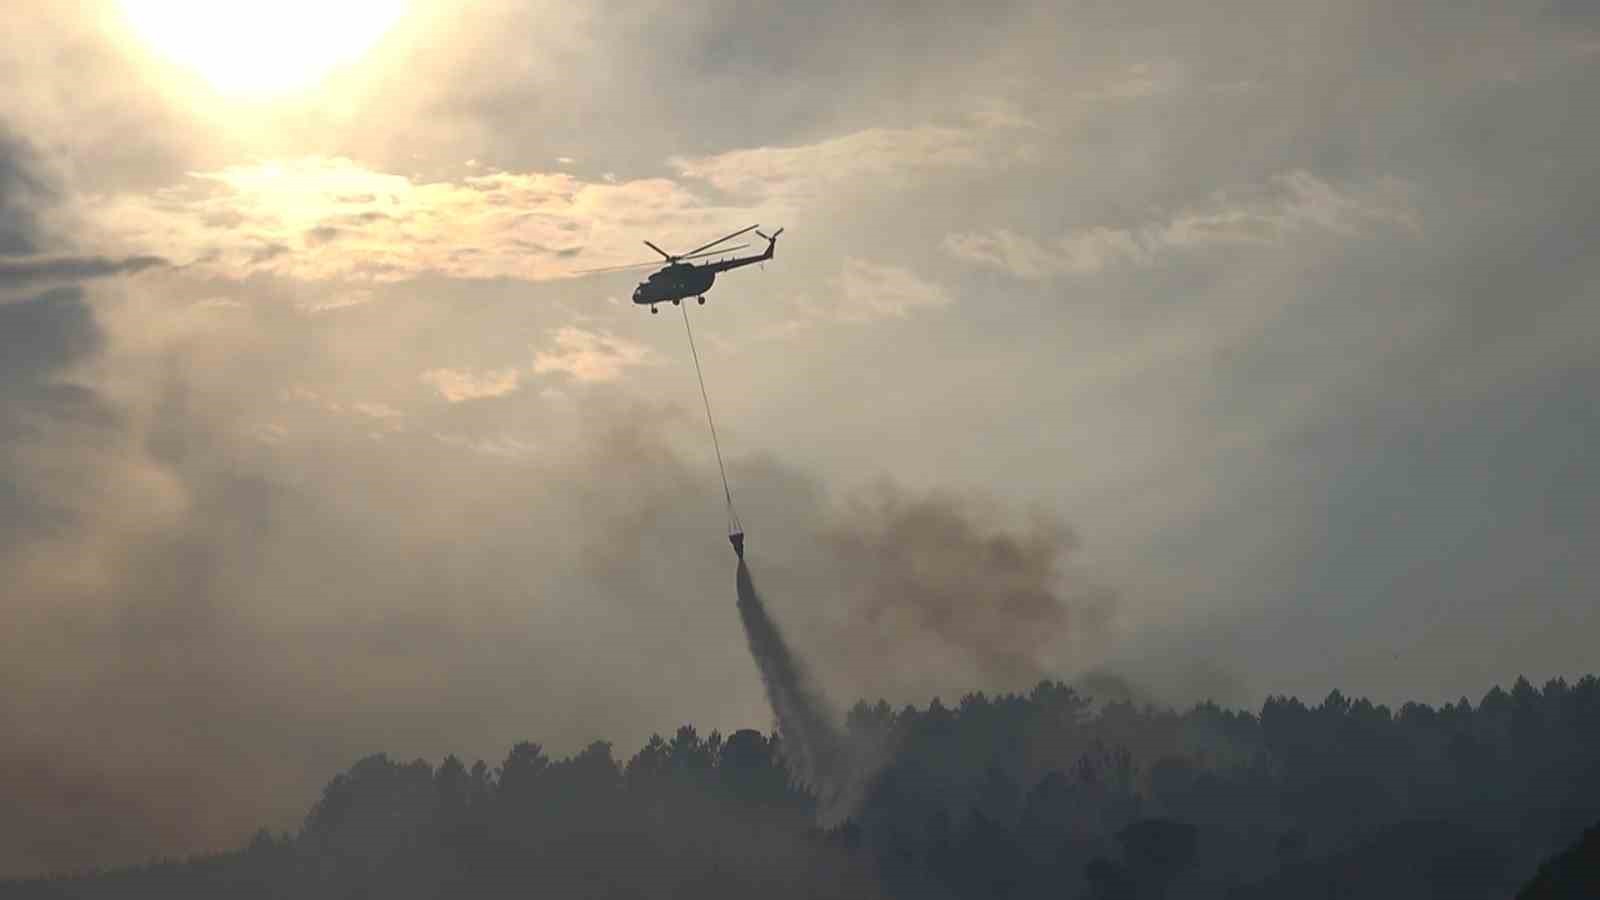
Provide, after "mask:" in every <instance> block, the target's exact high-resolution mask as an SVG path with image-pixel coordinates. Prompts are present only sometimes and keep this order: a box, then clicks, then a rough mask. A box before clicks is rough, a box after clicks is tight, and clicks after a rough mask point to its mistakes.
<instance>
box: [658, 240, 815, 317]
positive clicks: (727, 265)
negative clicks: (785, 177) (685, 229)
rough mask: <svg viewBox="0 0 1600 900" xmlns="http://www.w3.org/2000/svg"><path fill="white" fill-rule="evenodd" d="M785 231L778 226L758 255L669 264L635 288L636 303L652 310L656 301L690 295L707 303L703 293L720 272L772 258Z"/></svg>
mask: <svg viewBox="0 0 1600 900" xmlns="http://www.w3.org/2000/svg"><path fill="white" fill-rule="evenodd" d="M782 232H783V229H782V228H780V229H778V231H777V232H776V233H774V234H773V235H772V237H770V238H768V239H767V249H766V251H765V252H764V253H760V254H757V255H755V256H736V257H733V258H732V259H719V260H717V261H716V262H705V263H699V264H695V263H685V262H675V263H669V264H667V265H666V266H665V267H664V268H661V269H659V270H657V271H656V272H655V273H654V274H652V275H651V276H650V277H649V278H646V279H645V280H644V281H641V282H639V286H638V287H637V288H634V291H633V302H634V303H637V304H639V305H640V306H648V307H650V308H651V309H652V310H654V308H655V305H656V304H657V303H678V302H681V301H683V300H686V299H688V298H690V297H699V298H700V302H701V303H704V302H705V297H704V296H703V295H704V294H705V292H706V291H709V290H711V284H712V282H714V281H716V280H717V273H718V272H726V271H728V270H729V269H737V268H739V267H741V266H750V265H755V264H756V263H759V262H766V261H767V260H769V259H771V258H772V250H773V247H774V246H775V245H776V244H777V243H778V234H781V233H782Z"/></svg>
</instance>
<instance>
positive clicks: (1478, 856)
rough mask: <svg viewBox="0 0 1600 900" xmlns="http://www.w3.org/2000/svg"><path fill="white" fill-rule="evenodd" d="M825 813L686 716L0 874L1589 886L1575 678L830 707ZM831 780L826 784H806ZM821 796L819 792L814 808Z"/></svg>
mask: <svg viewBox="0 0 1600 900" xmlns="http://www.w3.org/2000/svg"><path fill="white" fill-rule="evenodd" d="M843 734H844V735H845V736H846V741H847V743H848V744H849V747H850V755H851V757H852V759H854V760H856V763H855V765H856V766H857V767H858V770H859V772H860V773H862V776H863V777H861V778H860V779H859V780H858V782H856V783H853V785H852V787H851V788H850V790H849V791H848V792H847V796H845V797H844V799H843V800H842V801H840V800H835V801H832V802H830V804H829V805H833V806H837V807H838V808H837V809H835V810H829V809H824V808H823V804H822V803H821V801H820V800H819V797H820V795H821V794H822V793H823V791H822V790H820V789H821V788H822V787H824V786H818V785H808V784H804V783H801V781H800V780H799V779H798V778H796V777H795V776H794V775H792V773H791V767H790V766H788V765H786V763H785V758H786V757H785V753H784V739H783V735H782V734H779V733H774V734H764V733H762V732H759V731H756V730H740V731H736V732H734V733H732V734H730V735H726V736H724V735H722V734H719V733H716V732H712V733H710V734H702V733H700V732H699V731H697V730H696V729H695V728H694V727H693V726H691V725H684V726H683V727H681V728H679V729H678V730H677V731H676V733H674V734H673V735H671V736H670V737H662V736H656V737H653V738H651V740H650V741H649V742H648V743H647V744H646V745H645V746H644V747H642V748H640V749H639V750H638V751H637V752H635V753H633V754H632V755H630V756H627V757H625V758H624V757H621V756H619V755H618V754H617V753H616V751H615V749H614V748H613V747H612V745H610V744H608V743H605V742H603V741H597V742H595V743H592V744H590V745H589V746H587V747H586V748H584V749H582V750H581V751H580V752H577V753H575V754H572V755H570V756H567V757H562V758H551V756H550V755H548V754H547V753H546V752H545V750H544V749H543V748H542V747H541V746H540V745H539V744H538V743H534V742H523V743H518V744H517V745H516V746H514V747H512V748H511V749H510V751H509V752H508V753H507V755H506V757H505V759H504V760H502V761H501V762H500V763H499V764H498V765H494V766H491V765H489V764H487V763H485V762H483V761H477V762H474V763H473V764H472V765H470V766H469V765H467V764H465V763H464V762H463V761H462V760H460V759H457V758H455V757H453V756H451V757H447V758H445V759H444V760H442V761H441V762H439V764H438V765H433V764H431V763H429V762H428V761H426V760H413V761H410V762H403V761H399V760H394V759H390V758H388V757H387V756H385V755H383V754H377V755H373V756H369V757H367V758H365V759H361V760H359V761H357V762H355V764H354V765H352V766H351V767H350V768H349V770H348V771H345V772H343V773H340V774H338V775H336V776H335V777H333V779H332V780H331V781H329V782H328V783H327V785H326V787H325V788H324V789H323V791H322V795H321V797H320V799H319V800H318V801H317V802H316V803H315V804H314V806H313V807H312V808H311V809H310V810H309V812H308V813H307V815H306V816H305V820H304V823H303V825H302V826H301V827H300V829H299V830H298V831H297V832H295V833H292V834H272V833H269V832H267V831H262V832H260V833H258V834H257V835H256V836H255V838H254V839H253V840H251V841H250V842H248V844H247V845H246V846H243V847H241V848H239V849H237V850H235V851H233V852H228V853H222V854H216V855H209V856H202V857H196V858H192V859H188V860H163V861H154V862H151V863H150V864H148V865H144V866H139V867H134V868H128V869H120V870H115V871H105V872H83V873H73V874H71V875H61V876H57V877H53V878H48V879H36V880H30V881H17V882H11V883H8V884H4V885H0V896H3V897H6V898H99V897H164V898H188V897H196V898H198V897H220V896H227V897H240V898H305V897H330V898H331V897H339V898H352V897H384V898H390V897H393V898H411V897H416V898H422V897H430V898H431V897H484V898H494V897H512V896H516V897H527V896H550V897H640V898H643V897H695V898H701V900H704V898H716V897H751V896H761V897H765V898H784V897H801V896H804V897H814V896H827V897H883V898H902V897H904V898H912V897H916V898H963V900H965V898H1016V900H1024V898H1027V900H1033V898H1086V900H1088V898H1095V900H1107V898H1139V900H1145V898H1219V900H1220V898H1232V900H1256V898H1280V897H1283V898H1290V897H1294V898H1299V897H1307V898H1309V897H1318V898H1320V897H1360V898H1391V897H1393V898H1400V897H1405V898H1418V897H1450V898H1458V900H1472V898H1480V897H1481V898H1507V897H1517V898H1519V900H1546V898H1558V897H1559V898H1568V897H1595V896H1600V880H1597V879H1600V825H1597V823H1600V679H1597V678H1596V677H1595V676H1593V675H1589V676H1585V677H1583V678H1582V679H1580V680H1578V681H1577V682H1576V683H1571V684H1569V683H1568V682H1567V681H1565V680H1563V679H1555V680H1552V681H1550V682H1548V683H1547V684H1545V685H1544V686H1543V688H1536V687H1534V686H1533V685H1532V684H1530V683H1529V682H1528V681H1527V680H1526V679H1518V680H1517V682H1516V683H1515V684H1514V685H1513V686H1512V687H1511V689H1510V690H1509V691H1508V690H1505V689H1503V688H1501V687H1495V688H1494V689H1492V690H1490V691H1489V692H1488V693H1487V694H1486V695H1484V696H1483V697H1482V698H1481V699H1480V700H1479V701H1478V702H1477V703H1476V704H1473V703H1471V702H1470V701H1468V700H1467V699H1465V698H1463V699H1461V700H1459V701H1458V702H1455V703H1450V704H1445V705H1443V706H1442V707H1438V708H1435V707H1432V706H1428V705H1425V704H1421V703H1406V704H1404V705H1402V706H1400V707H1399V708H1398V709H1391V708H1389V707H1387V706H1384V705H1375V704H1373V703H1371V702H1369V701H1367V700H1364V699H1355V700H1352V699H1350V698H1347V697H1346V696H1344V695H1343V694H1341V693H1340V692H1338V691H1334V692H1333V693H1331V694H1329V695H1328V696H1327V697H1326V698H1325V699H1323V700H1322V701H1321V702H1320V703H1318V704H1316V705H1307V704H1306V703H1304V702H1302V701H1300V700H1298V699H1295V698H1290V697H1281V696H1274V697H1271V698H1269V699H1267V700H1266V701H1265V703H1264V704H1263V705H1262V707H1261V708H1260V710H1259V711H1257V712H1251V711H1245V710H1229V709H1224V708H1222V707H1219V706H1217V705H1215V704H1211V703H1206V704H1200V705H1197V706H1195V707H1193V708H1191V709H1188V710H1187V711H1180V710H1173V709H1166V708H1160V707H1157V706H1154V705H1141V704H1136V703H1135V702H1132V701H1130V700H1113V701H1110V702H1102V701H1097V700H1092V699H1090V697H1089V696H1088V695H1087V694H1086V693H1085V692H1083V691H1081V690H1079V689H1076V688H1074V687H1072V686H1069V685H1067V684H1064V683H1061V682H1041V683H1040V684H1038V685H1037V686H1036V687H1035V688H1033V689H1032V690H1030V691H1028V692H1026V693H1024V694H1003V695H998V696H986V695H984V694H982V693H974V694H971V695H968V696H965V697H962V698H960V700H959V702H956V703H954V705H945V704H944V703H943V702H941V701H940V700H938V699H934V700H933V701H931V702H930V703H929V704H928V705H927V706H925V707H914V706H906V707H904V708H900V709H895V708H892V707H891V706H890V705H888V704H887V703H884V702H881V701H880V702H878V703H876V704H869V703H865V702H862V703H858V704H857V705H856V706H855V707H854V708H853V709H851V710H850V711H849V712H848V714H847V715H846V716H845V721H844V727H843ZM834 793H835V794H837V793H838V792H837V791H834ZM840 803H842V804H843V805H842V806H841V805H839V804H840Z"/></svg>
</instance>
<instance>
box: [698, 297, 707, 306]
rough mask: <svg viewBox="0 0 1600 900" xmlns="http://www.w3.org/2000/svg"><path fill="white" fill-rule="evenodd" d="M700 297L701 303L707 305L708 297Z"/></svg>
mask: <svg viewBox="0 0 1600 900" xmlns="http://www.w3.org/2000/svg"><path fill="white" fill-rule="evenodd" d="M698 299H699V300H700V305H701V306H705V305H706V298H704V297H700V298H698Z"/></svg>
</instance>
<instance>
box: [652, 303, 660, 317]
mask: <svg viewBox="0 0 1600 900" xmlns="http://www.w3.org/2000/svg"><path fill="white" fill-rule="evenodd" d="M660 312H661V310H659V309H656V305H655V304H654V303H652V304H650V314H651V315H658V314H659V313H660Z"/></svg>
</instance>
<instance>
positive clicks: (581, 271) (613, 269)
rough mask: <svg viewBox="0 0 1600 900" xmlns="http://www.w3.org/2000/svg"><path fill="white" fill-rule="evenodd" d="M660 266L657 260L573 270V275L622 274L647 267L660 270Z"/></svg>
mask: <svg viewBox="0 0 1600 900" xmlns="http://www.w3.org/2000/svg"><path fill="white" fill-rule="evenodd" d="M660 265H661V263H658V262H656V261H655V260H653V259H652V260H650V261H649V262H636V263H628V264H627V265H624V266H601V267H600V268H598V269H573V270H572V274H573V275H591V274H593V273H595V272H620V271H622V270H623V269H643V268H646V267H652V268H658V267H660Z"/></svg>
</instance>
